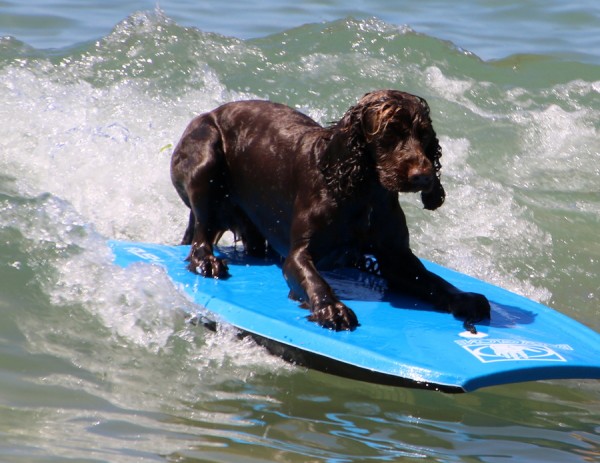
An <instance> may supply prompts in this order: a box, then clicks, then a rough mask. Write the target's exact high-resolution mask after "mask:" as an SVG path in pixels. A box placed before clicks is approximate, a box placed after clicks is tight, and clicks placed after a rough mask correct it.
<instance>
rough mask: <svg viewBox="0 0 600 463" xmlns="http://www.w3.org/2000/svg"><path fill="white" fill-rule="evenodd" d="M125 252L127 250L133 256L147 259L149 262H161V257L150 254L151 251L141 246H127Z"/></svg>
mask: <svg viewBox="0 0 600 463" xmlns="http://www.w3.org/2000/svg"><path fill="white" fill-rule="evenodd" d="M127 252H129V253H130V254H133V255H134V256H138V257H140V258H142V259H144V260H147V261H149V262H155V263H160V262H162V259H161V258H160V257H158V256H155V255H154V254H152V253H151V252H148V251H146V250H145V249H142V248H137V247H134V246H132V247H128V248H127Z"/></svg>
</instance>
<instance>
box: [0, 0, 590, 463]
mask: <svg viewBox="0 0 600 463" xmlns="http://www.w3.org/2000/svg"><path fill="white" fill-rule="evenodd" d="M249 5H251V6H249ZM377 88H397V89H402V90H406V91H409V92H412V93H416V94H418V95H421V96H423V97H425V98H426V99H427V100H428V102H429V104H430V106H431V109H432V117H433V120H434V125H435V128H436V131H437V133H438V135H439V137H440V141H441V144H442V147H443V151H444V152H443V157H442V163H443V165H444V168H443V181H444V184H445V186H446V191H447V200H446V203H445V205H444V206H443V207H442V208H441V209H439V210H437V211H435V212H429V211H424V210H423V209H422V207H421V206H420V205H419V199H418V197H417V196H416V195H403V196H401V197H400V201H401V203H402V206H403V208H404V210H405V212H406V214H407V216H408V219H409V226H410V230H411V243H412V247H413V249H414V250H415V252H416V253H417V254H418V255H420V256H422V257H425V258H428V259H430V260H433V261H436V262H438V263H440V264H443V265H446V266H449V267H452V268H455V269H458V270H460V271H462V272H465V273H468V274H470V275H473V276H476V277H478V278H481V279H484V280H486V281H489V282H491V283H494V284H497V285H500V286H503V287H505V288H507V289H510V290H512V291H515V292H517V293H519V294H523V295H525V296H527V297H530V298H532V299H534V300H537V301H540V302H542V303H544V304H547V305H549V306H551V307H553V308H555V309H556V310H558V311H560V312H562V313H564V314H566V315H568V316H570V317H573V318H575V319H577V320H579V321H580V322H582V323H584V324H585V325H587V326H589V327H591V328H593V329H595V330H596V331H600V308H599V307H600V306H599V303H598V299H599V298H600V238H599V237H600V137H599V134H600V133H599V132H600V3H599V2H598V1H597V0H580V1H571V2H566V1H564V0H523V1H510V0H502V1H500V0H473V1H469V2H466V1H465V2H460V1H459V2H449V1H442V0H421V1H419V2H409V1H394V2H392V1H391V0H387V1H384V0H363V1H360V0H358V1H355V2H348V1H341V0H322V1H317V0H310V1H306V2H292V1H288V0H280V1H278V0H265V1H260V0H259V1H256V2H242V1H240V0H233V1H229V2H225V1H222V2H216V1H202V2H199V1H192V0H185V1H176V0H161V1H160V2H154V1H150V0H134V1H128V2H123V1H117V0H89V1H83V0H78V1H77V0H19V1H18V0H3V1H0V461H2V462H8V463H16V462H19V463H21V462H23V463H25V462H28V463H29V462H67V461H68V462H71V461H72V462H119V463H120V462H186V463H187V462H250V463H254V462H256V463H258V462H290V463H291V462H330V463H345V462H444V463H445V462H464V463H475V462H485V463H506V462H514V463H522V462H544V463H550V462H561V463H565V462H582V463H583V462H599V461H600V383H599V382H598V381H592V380H568V381H544V382H531V383H524V384H517V385H509V386H500V387H491V388H487V389H483V390H480V391H477V392H474V393H468V394H462V395H448V394H443V393H439V392H433V391H419V390H412V389H402V388H391V387H384V386H377V385H371V384H366V383H361V382H356V381H352V380H347V379H342V378H337V377H333V376H329V375H326V374H323V373H319V372H315V371H309V370H306V369H304V368H300V367H296V366H291V365H289V364H286V363H284V362H283V361H281V360H279V359H278V358H276V357H272V356H270V355H269V354H268V353H266V352H265V351H264V350H263V349H262V348H260V347H257V346H256V345H253V344H252V343H251V342H250V341H240V340H238V339H237V338H236V335H235V332H234V330H232V329H230V328H227V327H223V328H221V329H220V330H219V331H217V332H210V331H207V330H204V329H202V328H200V327H197V326H193V325H192V324H190V323H188V321H187V320H186V316H185V311H186V310H190V309H191V310H193V309H194V307H190V304H191V303H190V302H189V301H188V300H187V299H186V298H184V297H183V296H182V295H180V294H179V293H178V292H177V290H176V288H174V287H173V286H172V285H171V284H170V282H169V280H168V279H167V278H166V276H165V275H164V274H163V273H162V272H161V271H160V270H158V269H156V268H148V267H142V266H140V267H135V268H131V269H128V270H123V269H120V268H117V267H115V266H114V265H112V263H111V254H110V251H109V249H108V248H107V246H106V240H107V239H128V240H140V241H151V242H159V243H177V242H178V241H179V240H180V238H181V236H182V233H183V231H184V228H185V225H186V218H187V211H186V209H185V207H184V206H183V204H182V203H181V202H180V200H179V198H178V197H177V195H176V194H175V191H174V189H173V187H172V186H171V182H170V179H169V159H170V154H171V151H172V148H173V146H174V144H175V143H176V142H177V140H178V139H179V137H180V136H181V133H182V132H183V129H184V128H185V126H186V124H187V123H188V122H189V120H190V119H191V118H192V117H193V116H194V115H196V114H199V113H201V112H203V111H207V110H209V109H211V108H213V107H215V106H217V105H219V104H221V103H224V102H227V101H232V100H239V99H245V98H264V99H272V100H276V101H279V102H283V103H287V104H289V105H291V106H294V107H296V108H298V109H300V110H301V111H304V112H305V113H307V114H309V115H310V116H312V117H314V118H315V119H316V120H318V121H320V122H321V123H324V124H325V123H328V122H331V121H334V120H337V119H339V118H340V117H341V116H342V114H343V113H344V111H345V110H346V109H347V108H348V107H350V106H351V105H352V104H354V103H355V102H356V100H357V99H358V98H359V97H360V96H361V95H362V94H363V93H365V92H367V91H369V90H373V89H377Z"/></svg>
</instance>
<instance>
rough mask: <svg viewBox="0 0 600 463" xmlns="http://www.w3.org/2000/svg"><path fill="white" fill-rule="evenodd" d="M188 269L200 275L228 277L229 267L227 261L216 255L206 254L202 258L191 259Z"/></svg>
mask: <svg viewBox="0 0 600 463" xmlns="http://www.w3.org/2000/svg"><path fill="white" fill-rule="evenodd" d="M188 269H189V270H190V271H192V272H194V273H197V274H198V275H202V276H203V277H208V278H217V279H218V278H227V277H228V276H229V267H227V263H226V262H225V261H224V260H222V259H219V258H218V257H215V256H205V257H203V258H201V259H194V258H192V259H190V263H189V264H188Z"/></svg>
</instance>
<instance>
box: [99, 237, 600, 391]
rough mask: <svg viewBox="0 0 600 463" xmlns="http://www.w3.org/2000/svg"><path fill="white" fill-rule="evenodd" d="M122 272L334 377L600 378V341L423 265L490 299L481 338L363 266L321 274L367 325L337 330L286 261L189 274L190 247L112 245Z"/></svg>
mask: <svg viewBox="0 0 600 463" xmlns="http://www.w3.org/2000/svg"><path fill="white" fill-rule="evenodd" d="M109 246H110V247H111V248H112V250H113V252H114V259H115V263H116V264H117V265H119V266H122V267H127V266H129V265H131V264H136V263H145V264H152V265H159V266H161V267H163V268H164V269H165V271H166V272H167V274H168V275H169V277H170V278H171V280H172V281H173V282H174V283H175V284H176V285H177V286H178V287H179V288H180V289H181V291H183V292H185V294H187V295H188V296H189V297H190V298H191V299H192V300H193V301H194V302H195V303H196V304H197V305H198V306H200V307H201V308H203V309H206V310H205V311H202V313H203V316H205V317H206V316H208V317H209V318H210V319H211V320H212V321H214V322H217V323H223V322H224V323H228V324H231V325H233V326H235V327H237V328H238V329H240V330H241V331H242V332H244V333H248V334H250V335H251V336H253V337H254V338H255V339H256V340H257V341H258V342H259V343H261V344H263V345H265V346H266V347H267V348H268V349H269V350H270V351H271V352H273V353H275V354H277V355H280V356H281V357H283V358H285V359H287V360H290V361H293V362H296V363H299V364H302V365H306V366H308V367H311V368H316V369H319V370H322V371H327V372H329V373H333V374H338V375H342V376H347V377H351V378H355V379H360V380H364V381H370V382H375V383H382V384H391V385H400V386H411V387H420V388H429V389H437V390H442V391H446V392H467V391H473V390H475V389H478V388H481V387H486V386H494V385H500V384H506V383H515V382H522V381H535V380H544V379H567V378H588V379H589V378H600V335H599V334H598V333H596V332H595V331H593V330H591V329H589V328H587V327H586V326H584V325H582V324H581V323H579V322H577V321H575V320H573V319H571V318H569V317H567V316H565V315H562V314H560V313H559V312H556V311H555V310H552V309H550V308H549V307H546V306H544V305H541V304H539V303H536V302H534V301H531V300H529V299H526V298H524V297H522V296H519V295H516V294H514V293H511V292H509V291H507V290H504V289H501V288H498V287H496V286H493V285H490V284H488V283H485V282H482V281H479V280H477V279H475V278H472V277H469V276H467V275H463V274H461V273H458V272H455V271H453V270H449V269H447V268H444V267H441V266H439V265H436V264H434V263H431V262H428V261H425V260H424V261H423V263H424V264H425V266H426V267H427V268H428V269H429V270H430V271H432V272H434V273H436V274H438V275H440V276H441V277H443V278H445V279H446V280H448V281H450V282H451V283H452V284H454V285H455V286H457V287H458V288H460V289H463V290H465V291H471V292H479V293H482V294H485V295H486V296H487V297H488V299H489V300H490V303H491V305H492V319H491V321H489V322H485V323H483V324H477V330H478V333H477V334H472V333H470V332H468V331H466V330H465V329H464V328H463V324H462V322H461V321H459V320H457V319H455V318H454V317H452V316H451V315H450V314H447V313H441V312H437V311H435V310H433V309H432V308H431V307H430V306H428V305H427V304H425V303H422V302H420V301H418V300H416V299H413V298H410V297H405V296H403V295H401V294H397V293H392V292H389V291H387V290H386V286H385V283H384V282H383V281H382V280H381V279H380V278H379V277H377V276H376V275H372V274H368V273H364V272H360V271H358V270H355V269H339V270H335V271H331V272H322V274H323V275H324V276H325V278H326V279H327V280H328V282H329V283H330V284H331V285H332V287H333V288H334V290H335V292H336V294H337V295H338V297H340V299H341V300H342V301H343V302H344V303H345V304H347V305H348V306H349V307H351V308H352V309H353V310H354V311H355V312H356V314H357V316H358V319H359V322H360V326H359V327H358V328H357V329H356V330H354V331H352V332H348V331H343V332H335V331H331V330H327V329H324V328H322V327H320V326H318V325H317V324H315V323H312V322H309V321H308V320H307V319H306V316H307V315H308V312H307V311H306V310H304V309H302V308H300V307H299V305H298V303H297V302H294V301H292V300H290V299H288V298H287V294H288V287H287V285H286V283H285V281H284V279H283V277H282V273H281V266H280V265H279V263H278V262H273V261H268V260H262V259H253V258H249V257H247V256H245V255H244V254H243V253H242V252H239V251H236V250H235V249H233V248H220V251H219V254H220V255H221V256H223V257H225V258H226V260H227V262H228V265H229V272H230V274H231V276H230V277H229V278H227V279H221V280H214V279H208V278H203V277H201V276H198V275H195V274H193V273H191V272H189V271H188V270H187V268H186V262H185V261H184V260H185V258H186V256H187V255H188V252H189V246H166V245H158V244H148V243H133V242H123V241H110V242H109Z"/></svg>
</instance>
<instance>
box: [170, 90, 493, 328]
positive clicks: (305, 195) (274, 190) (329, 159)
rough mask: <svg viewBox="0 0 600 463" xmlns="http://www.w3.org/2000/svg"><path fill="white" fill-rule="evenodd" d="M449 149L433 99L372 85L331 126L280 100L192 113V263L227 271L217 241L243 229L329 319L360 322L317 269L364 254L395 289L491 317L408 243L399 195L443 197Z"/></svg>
mask: <svg viewBox="0 0 600 463" xmlns="http://www.w3.org/2000/svg"><path fill="white" fill-rule="evenodd" d="M440 156H441V148H440V146H439V143H438V139H437V138H436V134H435V131H434V130H433V127H432V124H431V119H430V116H429V108H428V106H427V103H426V102H425V100H424V99H422V98H419V97H417V96H414V95H410V94H408V93H404V92H400V91H395V90H381V91H375V92H372V93H368V94H367V95H365V96H364V97H363V98H361V100H360V101H359V102H358V104H357V105H355V106H353V107H352V108H350V109H349V110H348V111H347V112H346V114H345V115H344V116H343V117H342V119H341V120H340V121H339V122H337V123H336V124H333V125H332V126H330V127H325V128H324V127H322V126H320V125H319V124H317V123H316V122H315V121H314V120H312V119H311V118H309V117H308V116H306V115H304V114H302V113H300V112H298V111H295V110H294V109H292V108H289V107H287V106H284V105H281V104H276V103H271V102H267V101H240V102H234V103H228V104H224V105H223V106H220V107H219V108H216V109H215V110H213V111H211V112H209V113H205V114H202V115H200V116H198V117H196V118H195V119H194V120H192V122H191V123H190V124H189V126H188V127H187V129H186V130H185V132H184V134H183V136H182V138H181V140H180V141H179V144H178V145H177V147H176V148H175V151H174V152H173V158H172V162H171V178H172V181H173V185H174V186H175V188H176V189H177V192H178V193H179V196H180V197H181V199H182V200H183V201H184V202H185V204H186V205H187V206H188V207H189V208H190V209H191V212H190V219H189V225H188V228H187V230H186V232H185V235H184V237H183V241H182V244H191V245H192V246H191V251H190V255H189V257H188V260H189V269H190V270H192V271H194V272H197V273H199V274H201V275H203V276H206V277H213V278H219V277H224V276H226V275H227V266H226V264H225V263H224V262H223V261H221V260H220V259H219V258H217V257H215V256H214V255H213V245H214V244H215V243H216V242H217V241H218V240H219V238H220V237H221V235H222V234H223V233H224V232H225V231H227V230H232V231H233V232H234V233H235V234H236V235H237V236H238V237H240V238H241V240H242V242H243V244H244V248H245V250H246V252H248V253H249V254H251V255H265V252H266V251H267V249H273V250H275V251H276V252H277V253H278V254H279V255H281V256H282V257H284V258H285V261H284V264H283V274H284V277H285V279H286V281H287V283H288V285H289V287H290V297H293V298H294V299H297V300H300V301H302V302H303V303H304V304H305V305H306V306H307V307H308V308H309V309H310V311H311V315H310V317H309V318H310V319H311V320H313V321H316V322H317V323H319V324H320V325H322V326H324V327H327V328H330V329H334V330H348V329H350V330H351V329H354V328H355V327H356V326H357V325H358V320H357V318H356V315H355V314H354V312H353V311H352V310H351V309H350V308H348V307H346V306H345V305H344V304H343V303H341V302H340V301H339V300H338V298H337V297H336V296H335V294H334V293H333V290H332V289H331V287H330V286H329V285H328V284H327V282H326V281H325V280H324V279H323V277H322V276H321V275H320V274H319V272H318V270H317V268H331V267H335V266H343V265H345V266H352V265H357V264H358V263H359V262H360V261H361V259H362V257H363V256H364V255H365V254H372V255H374V256H375V258H376V259H377V262H378V264H379V270H380V273H381V275H382V276H383V277H384V278H385V279H386V280H387V282H388V285H389V286H390V287H391V288H393V289H397V290H400V291H405V292H406V293H409V294H412V295H415V296H417V297H420V298H422V299H424V300H426V301H429V302H431V303H432V304H434V305H435V306H436V307H438V308H441V309H442V310H447V311H449V312H451V313H453V314H454V315H455V316H457V317H460V318H464V319H466V322H467V323H469V324H472V323H474V322H477V321H480V320H482V319H485V318H489V316H490V305H489V303H488V301H487V299H486V298H485V297H484V296H482V295H480V294H475V293H465V292H462V291H460V290H459V289H457V288H456V287H454V286H452V285H451V284H450V283H448V282H446V281H445V280H443V279H442V278H440V277H438V276H436V275H434V274H433V273H431V272H429V271H427V270H426V269H425V268H424V267H423V265H422V264H421V262H420V261H419V259H417V257H415V255H414V254H413V253H412V251H411V250H410V248H409V239H408V228H407V226H406V219H405V217H404V213H403V212H402V209H401V208H400V204H399V203H398V197H397V196H398V193H399V192H419V191H420V192H421V198H422V200H423V204H424V206H425V208H427V209H436V208H437V207H439V206H441V204H442V203H443V202H444V189H443V188H442V185H441V183H440V180H439V170H440V167H441V165H440V162H439V158H440Z"/></svg>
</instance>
